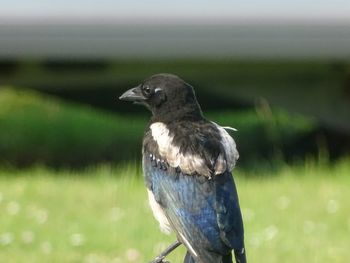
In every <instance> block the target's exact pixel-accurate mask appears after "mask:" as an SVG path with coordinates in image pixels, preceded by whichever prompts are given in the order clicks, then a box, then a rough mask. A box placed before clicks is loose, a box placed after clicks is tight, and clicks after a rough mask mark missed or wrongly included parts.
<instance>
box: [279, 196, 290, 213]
mask: <svg viewBox="0 0 350 263" xmlns="http://www.w3.org/2000/svg"><path fill="white" fill-rule="evenodd" d="M289 204H290V198H289V197H288V196H284V195H282V196H280V197H278V199H277V201H276V206H277V208H278V209H280V210H286V209H287V208H288V206H289Z"/></svg>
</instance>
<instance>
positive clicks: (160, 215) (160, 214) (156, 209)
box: [147, 189, 172, 234]
mask: <svg viewBox="0 0 350 263" xmlns="http://www.w3.org/2000/svg"><path fill="white" fill-rule="evenodd" d="M147 192H148V201H149V204H150V206H151V209H152V212H153V215H154V217H155V218H156V219H157V221H158V222H159V226H160V230H162V232H163V233H165V234H170V232H171V230H172V229H171V226H170V224H169V221H168V218H167V217H166V216H165V214H164V211H163V209H162V207H161V206H160V205H159V204H158V203H157V201H156V199H155V198H154V195H153V193H152V191H151V190H148V189H147Z"/></svg>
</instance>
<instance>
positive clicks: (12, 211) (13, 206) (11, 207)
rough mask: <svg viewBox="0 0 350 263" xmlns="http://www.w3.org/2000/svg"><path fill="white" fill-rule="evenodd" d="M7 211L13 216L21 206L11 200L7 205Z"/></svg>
mask: <svg viewBox="0 0 350 263" xmlns="http://www.w3.org/2000/svg"><path fill="white" fill-rule="evenodd" d="M6 209H7V213H8V214H9V215H11V216H14V215H17V214H18V212H19V210H20V209H21V206H20V205H19V203H17V202H16V201H11V202H9V203H8V204H7V206H6Z"/></svg>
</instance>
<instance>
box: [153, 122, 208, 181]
mask: <svg viewBox="0 0 350 263" xmlns="http://www.w3.org/2000/svg"><path fill="white" fill-rule="evenodd" d="M151 131H152V137H153V139H154V140H155V141H156V142H157V144H158V150H159V154H160V155H161V156H162V158H164V159H165V160H166V161H167V162H168V164H169V165H170V166H171V167H174V168H176V167H180V169H181V171H182V172H184V173H186V174H193V173H194V172H197V173H199V174H202V175H205V176H208V177H210V173H211V171H210V169H209V168H208V167H207V166H206V165H205V161H204V160H203V159H202V158H201V157H200V156H199V155H195V154H185V155H184V154H182V153H180V148H179V147H178V146H175V145H173V144H172V142H173V139H174V136H170V135H169V129H168V128H167V127H166V125H165V124H164V123H162V122H155V123H153V124H152V125H151Z"/></svg>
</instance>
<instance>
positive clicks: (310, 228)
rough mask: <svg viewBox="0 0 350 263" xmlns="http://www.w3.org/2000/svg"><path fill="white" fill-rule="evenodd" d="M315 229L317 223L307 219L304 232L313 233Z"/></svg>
mask: <svg viewBox="0 0 350 263" xmlns="http://www.w3.org/2000/svg"><path fill="white" fill-rule="evenodd" d="M314 229H315V223H314V222H313V221H310V220H307V221H305V222H304V227H303V230H304V233H305V234H311V233H312V232H313V231H314Z"/></svg>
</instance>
